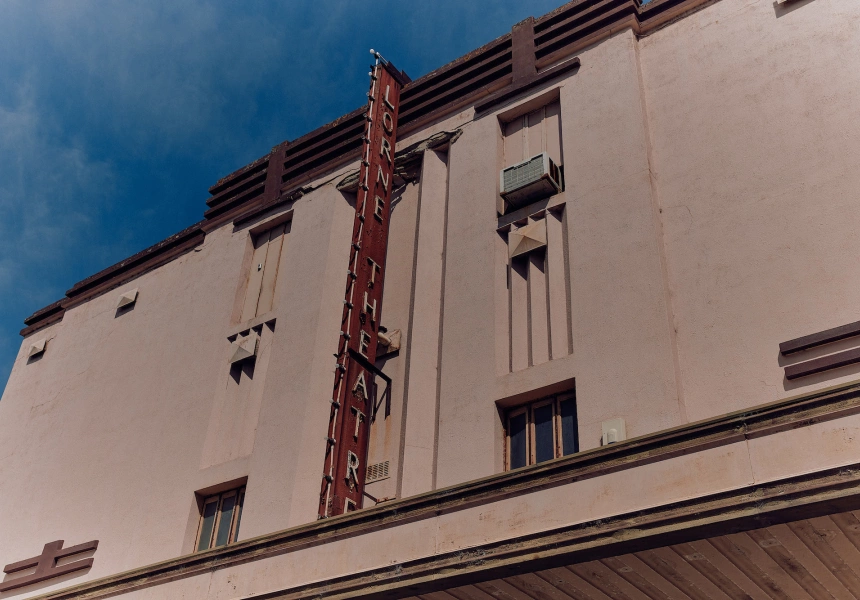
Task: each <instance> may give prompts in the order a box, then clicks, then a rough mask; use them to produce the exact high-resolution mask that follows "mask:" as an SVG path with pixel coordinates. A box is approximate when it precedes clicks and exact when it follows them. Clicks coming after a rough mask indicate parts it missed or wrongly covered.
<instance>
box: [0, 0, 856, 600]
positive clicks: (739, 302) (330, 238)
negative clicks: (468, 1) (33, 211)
mask: <svg viewBox="0 0 860 600" xmlns="http://www.w3.org/2000/svg"><path fill="white" fill-rule="evenodd" d="M380 45H382V46H384V45H385V44H384V40H383V41H380ZM383 50H384V55H385V56H380V55H378V54H377V55H375V56H368V59H369V60H370V61H371V63H372V64H373V69H372V72H371V73H372V76H371V77H369V78H368V86H369V87H368V96H367V98H368V100H367V104H366V105H364V106H359V107H357V108H356V110H355V111H353V112H351V113H349V114H346V115H344V116H342V117H340V118H339V119H337V120H335V121H333V122H331V123H329V124H327V125H325V126H323V127H320V128H319V129H317V130H315V131H312V132H310V133H308V134H307V135H304V136H302V137H300V138H298V139H296V140H291V141H285V142H283V143H282V144H280V145H278V146H276V147H275V148H273V149H272V150H271V151H270V152H269V153H268V154H266V155H265V156H263V157H262V158H260V159H259V160H257V161H255V162H253V163H251V164H249V165H247V166H244V167H242V168H241V169H239V170H237V171H235V172H234V173H232V174H229V175H227V176H226V177H224V178H223V179H221V180H220V181H218V182H217V183H215V184H214V185H213V186H212V187H211V188H210V189H209V192H210V197H209V198H208V200H207V201H206V206H205V207H201V209H204V212H203V219H202V220H201V221H200V222H198V223H196V224H194V225H191V226H190V227H188V228H187V229H185V230H183V231H180V232H179V233H177V234H175V235H173V236H171V237H169V238H167V239H166V240H164V241H162V242H160V243H158V244H156V245H155V246H152V247H151V248H147V249H146V250H144V251H142V252H140V253H138V254H136V255H134V256H132V257H130V258H128V259H126V260H124V261H122V262H120V263H118V264H116V265H113V266H111V267H109V268H107V269H105V270H104V271H102V272H100V273H97V274H95V275H93V276H92V277H89V278H88V279H85V280H83V281H81V282H79V283H77V284H75V285H73V286H72V287H71V289H69V291H68V292H67V293H66V295H65V297H63V298H62V299H60V300H59V301H57V302H56V303H54V304H51V305H50V306H48V307H46V308H43V309H41V310H38V311H37V312H35V313H34V314H33V315H32V316H30V317H29V318H27V319H26V321H25V324H26V328H25V329H23V330H22V332H21V334H22V342H21V348H20V351H19V353H18V356H17V359H16V361H15V364H14V368H13V370H12V374H11V378H10V380H9V382H8V385H7V387H6V390H5V394H4V395H3V398H2V401H0V566H2V567H3V570H4V573H2V574H0V575H2V578H0V600H5V599H7V598H15V599H18V598H44V599H48V598H50V599H53V600H59V599H71V598H85V599H88V600H94V599H100V598H114V597H116V598H121V599H126V598H127V599H128V600H144V599H146V600H149V599H159V600H160V599H188V600H238V599H267V600H274V599H288V598H390V599H396V598H416V597H417V598H422V599H427V600H452V599H454V600H490V599H492V598H496V599H499V600H525V599H537V600H570V599H573V600H706V599H715V600H768V599H772V600H788V599H802V600H831V599H832V600H842V599H850V598H860V235H858V231H860V123H858V115H860V62H858V61H860V2H857V1H856V0H785V1H782V0H776V1H775V0H705V1H703V0H652V1H651V2H648V3H647V4H641V3H640V1H639V0H574V1H573V2H570V3H568V4H566V5H564V6H562V7H560V8H558V9H557V10H555V11H553V12H551V13H549V14H546V15H543V16H538V17H534V18H529V19H527V20H525V21H522V22H520V23H517V24H515V25H513V27H512V29H511V31H510V33H508V34H506V35H504V36H502V37H500V38H498V39H496V40H493V41H491V42H489V43H488V44H486V45H485V46H483V47H481V48H478V49H476V50H474V51H473V52H471V53H469V54H467V55H465V56H463V57H461V58H459V59H457V60H455V61H454V62H452V63H450V64H447V65H445V66H442V67H440V68H439V69H437V70H435V71H433V72H431V73H429V74H427V75H424V76H423V77H420V78H416V79H414V80H412V79H410V77H409V76H408V75H407V74H406V73H404V72H403V71H401V70H398V68H397V67H396V66H395V64H393V63H397V49H396V48H387V47H384V48H383ZM428 51H429V50H428ZM386 58H388V59H391V60H392V62H391V63H389V62H388V61H387V60H386ZM263 150H264V149H261V152H262V151H263ZM177 201H183V200H181V199H178V200H177ZM70 283H71V282H70ZM34 308H35V307H34Z"/></svg>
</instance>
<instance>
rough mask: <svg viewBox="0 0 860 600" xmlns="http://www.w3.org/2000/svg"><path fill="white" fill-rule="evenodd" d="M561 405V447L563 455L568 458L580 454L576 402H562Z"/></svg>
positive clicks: (572, 400) (570, 400) (570, 399)
mask: <svg viewBox="0 0 860 600" xmlns="http://www.w3.org/2000/svg"><path fill="white" fill-rule="evenodd" d="M560 404H561V445H562V454H563V455H564V456H567V455H568V454H573V453H575V452H579V431H578V427H577V423H576V401H575V400H574V398H569V399H567V400H562V401H561V402H560Z"/></svg>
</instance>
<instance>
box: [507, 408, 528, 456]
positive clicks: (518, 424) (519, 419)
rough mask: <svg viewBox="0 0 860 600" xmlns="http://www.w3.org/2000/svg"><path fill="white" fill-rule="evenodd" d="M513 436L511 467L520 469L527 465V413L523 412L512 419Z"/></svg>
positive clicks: (511, 429)
mask: <svg viewBox="0 0 860 600" xmlns="http://www.w3.org/2000/svg"><path fill="white" fill-rule="evenodd" d="M509 433H510V436H511V458H510V462H511V468H512V469H518V468H520V467H524V466H526V464H528V463H527V460H526V458H527V457H526V452H527V450H528V448H527V447H526V413H521V414H519V415H516V416H514V417H511V420H510V432H509Z"/></svg>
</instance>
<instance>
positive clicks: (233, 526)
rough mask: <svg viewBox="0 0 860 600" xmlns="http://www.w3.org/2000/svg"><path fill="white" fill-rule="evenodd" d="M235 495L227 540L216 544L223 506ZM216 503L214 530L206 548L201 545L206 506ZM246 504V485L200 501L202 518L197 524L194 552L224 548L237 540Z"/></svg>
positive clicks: (210, 534)
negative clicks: (226, 500) (219, 544)
mask: <svg viewBox="0 0 860 600" xmlns="http://www.w3.org/2000/svg"><path fill="white" fill-rule="evenodd" d="M231 497H235V498H236V502H235V503H234V504H233V512H232V514H231V515H230V527H229V529H228V530H227V541H226V542H225V543H224V544H222V545H221V546H215V545H214V544H215V541H216V540H217V539H218V528H219V527H220V526H221V520H222V518H223V515H224V511H223V510H222V507H223V506H224V500H225V499H227V498H231ZM212 503H215V504H216V506H215V520H214V521H213V523H212V531H211V532H210V533H209V541H208V543H207V545H206V547H205V548H201V547H200V541H201V539H200V538H201V536H202V535H203V524H204V519H205V515H206V506H207V505H210V504H212ZM244 504H245V486H244V485H243V486H241V487H238V488H232V489H229V490H224V491H223V492H218V493H217V494H211V495H209V496H206V497H204V498H203V500H202V501H201V503H200V520H199V522H198V524H197V534H196V535H195V536H194V552H195V553H196V552H206V551H207V550H212V549H213V548H222V547H223V546H228V545H230V544H233V543H235V542H236V540H237V538H238V534H239V525H240V523H241V520H242V509H243V507H244Z"/></svg>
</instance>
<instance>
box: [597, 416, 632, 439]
mask: <svg viewBox="0 0 860 600" xmlns="http://www.w3.org/2000/svg"><path fill="white" fill-rule="evenodd" d="M601 427H602V429H603V436H602V437H601V438H600V444H601V445H602V446H608V445H609V444H615V443H617V442H623V441H624V440H626V439H627V427H626V425H625V424H624V419H622V418H621V417H618V418H615V419H609V420H608V421H604V422H603V423H601Z"/></svg>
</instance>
